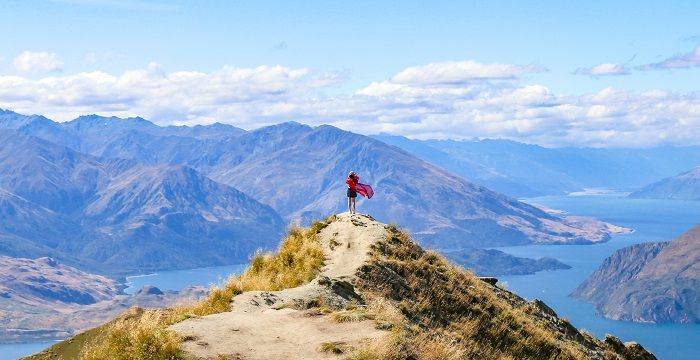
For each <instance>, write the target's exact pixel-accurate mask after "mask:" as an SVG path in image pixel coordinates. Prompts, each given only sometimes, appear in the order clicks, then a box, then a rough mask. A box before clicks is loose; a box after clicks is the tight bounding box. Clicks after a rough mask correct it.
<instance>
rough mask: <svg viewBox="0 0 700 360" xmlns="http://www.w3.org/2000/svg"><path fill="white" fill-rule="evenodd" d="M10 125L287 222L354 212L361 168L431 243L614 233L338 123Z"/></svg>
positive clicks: (382, 203) (86, 121) (383, 205)
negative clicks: (236, 198) (180, 179)
mask: <svg viewBox="0 0 700 360" xmlns="http://www.w3.org/2000/svg"><path fill="white" fill-rule="evenodd" d="M7 116H8V117H9V115H7ZM18 116H21V115H19V114H15V115H14V118H13V119H15V118H17V117H18ZM35 120H36V119H35ZM7 123H11V124H13V125H12V126H15V127H16V128H17V131H20V132H23V133H26V134H31V135H36V136H43V137H45V138H46V139H49V140H50V141H54V142H59V143H62V144H63V145H65V146H67V147H71V148H73V149H74V150H79V151H84V152H87V153H90V154H92V155H95V156H100V157H102V158H109V159H116V158H121V159H130V160H132V161H135V162H138V163H140V164H144V165H148V166H154V165H158V164H178V165H184V166H188V167H192V168H194V169H196V170H197V171H198V172H199V173H201V174H202V175H204V176H206V177H209V178H210V179H212V180H214V181H217V182H219V183H222V184H226V185H229V186H232V187H234V188H236V189H238V190H240V191H242V192H243V193H245V194H246V195H248V196H250V197H252V198H253V199H255V200H257V201H259V202H261V203H263V204H266V205H269V206H271V207H272V208H273V209H274V210H275V211H276V212H277V213H279V214H280V215H282V216H283V217H284V218H285V220H287V221H296V220H301V222H302V223H307V222H308V221H310V220H313V219H317V218H319V217H320V216H321V214H327V213H332V212H338V211H342V210H344V208H345V206H346V205H345V198H344V192H343V191H344V184H343V181H344V179H345V176H346V175H347V172H348V171H349V170H350V169H353V170H355V171H356V172H358V173H359V174H360V175H361V176H362V180H363V181H368V182H370V183H371V184H372V185H373V186H374V187H375V190H376V197H375V198H374V199H372V200H371V201H361V202H360V204H359V208H360V209H361V210H362V211H363V212H368V213H371V214H373V215H374V216H376V217H377V218H378V219H380V220H382V221H385V222H399V223H403V224H409V225H408V226H409V229H410V230H411V231H413V232H414V233H415V234H416V236H417V237H418V238H419V239H420V240H421V241H422V242H423V244H424V245H426V246H430V247H436V248H463V247H487V246H505V245H518V244H529V243H541V244H550V243H556V244H559V243H590V242H598V241H605V240H607V239H608V238H609V235H608V234H609V233H610V231H611V229H610V228H608V227H607V226H606V225H605V224H603V223H601V222H597V221H580V219H570V218H561V217H558V216H557V215H552V214H547V213H545V212H543V211H541V210H539V209H537V208H535V207H532V206H530V205H527V204H524V203H522V202H520V201H517V200H515V199H513V198H510V197H507V196H504V195H502V194H499V193H496V192H493V191H491V190H489V189H487V188H484V187H482V186H479V185H476V184H474V183H471V182H469V181H467V180H465V179H464V178H462V177H460V176H457V175H455V174H453V173H451V172H449V171H447V170H445V169H443V168H440V167H438V166H435V165H433V164H430V163H428V162H426V161H424V160H421V159H419V158H417V157H416V156H414V155H411V154H409V153H407V152H405V151H402V150H400V149H398V148H396V147H394V146H390V145H387V144H385V143H383V142H380V141H377V140H374V139H372V138H369V137H366V136H362V135H358V134H353V133H351V132H347V131H343V130H340V129H337V128H334V127H332V126H326V125H324V126H319V127H316V128H312V127H309V126H305V125H301V124H298V123H284V124H279V125H275V126H269V127H265V128H261V129H257V130H254V131H249V132H243V131H242V130H240V129H237V130H236V129H235V128H234V129H231V128H227V127H225V126H221V125H220V126H210V127H209V128H208V130H207V134H208V135H207V136H193V135H192V134H193V133H194V130H193V129H192V130H186V129H185V128H184V127H179V128H178V130H177V131H175V130H173V128H172V127H163V128H161V127H158V126H157V125H154V124H153V123H150V122H148V121H146V120H143V119H140V118H130V119H117V118H104V117H99V116H94V115H93V116H85V117H80V118H78V119H76V120H74V121H71V122H68V123H62V124H58V123H54V124H53V127H52V128H53V130H52V131H51V132H49V131H43V132H36V133H35V132H34V130H33V127H32V124H33V122H32V120H31V119H25V120H24V122H20V121H18V120H17V119H15V120H14V121H12V122H10V121H7ZM19 123H21V124H23V125H22V126H19V127H17V124H19ZM41 123H42V124H44V123H45V121H44V120H41ZM1 125H2V124H0V126H1ZM43 127H48V125H46V124H45V126H43ZM219 132H220V133H221V135H220V136H216V135H215V134H216V133H219ZM49 133H50V134H51V135H50V137H49V135H47V134H49ZM66 134H69V135H66ZM173 134H177V136H174V135H173ZM225 134H228V135H225ZM62 141H65V142H62ZM448 200H449V201H448Z"/></svg>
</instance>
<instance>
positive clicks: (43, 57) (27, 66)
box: [13, 51, 63, 74]
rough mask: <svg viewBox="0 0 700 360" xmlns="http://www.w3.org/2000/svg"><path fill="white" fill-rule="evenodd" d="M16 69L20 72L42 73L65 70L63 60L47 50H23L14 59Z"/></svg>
mask: <svg viewBox="0 0 700 360" xmlns="http://www.w3.org/2000/svg"><path fill="white" fill-rule="evenodd" d="M13 65H14V67H15V70H17V71H18V72H20V73H25V74H26V73H42V72H53V71H61V70H63V60H61V59H60V58H59V57H58V55H56V54H54V53H49V52H46V51H40V52H32V51H23V52H22V53H21V54H19V55H17V56H16V57H15V58H14V60H13Z"/></svg>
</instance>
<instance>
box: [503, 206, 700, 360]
mask: <svg viewBox="0 0 700 360" xmlns="http://www.w3.org/2000/svg"><path fill="white" fill-rule="evenodd" d="M525 201H527V202H529V203H532V204H541V205H545V206H547V207H549V208H552V209H559V210H564V211H566V212H569V213H572V214H577V215H591V216H595V217H598V218H600V219H602V220H605V221H607V222H610V223H613V224H616V225H622V226H626V227H629V228H632V229H634V230H635V232H634V233H632V234H626V235H615V236H613V238H612V240H611V241H609V242H607V243H604V244H598V245H570V246H568V245H566V246H546V245H530V246H517V247H501V248H498V249H499V250H502V251H505V252H507V253H510V254H512V255H517V256H524V257H532V258H538V257H542V256H549V257H553V258H556V259H559V260H561V261H563V262H564V263H566V264H569V265H571V266H572V269H569V270H560V271H544V272H540V273H537V274H534V275H521V276H502V277H500V279H499V280H500V281H502V282H504V283H505V284H506V286H507V287H508V288H509V289H510V290H513V291H515V292H516V293H518V294H519V295H521V296H523V297H525V298H527V299H533V298H538V299H542V300H543V301H545V302H546V303H547V304H548V305H550V306H551V307H552V308H553V309H554V310H555V311H556V312H557V313H558V314H559V316H562V317H566V318H568V319H569V320H570V321H571V322H572V323H573V324H574V325H575V326H576V327H579V328H583V329H586V330H588V331H590V332H592V333H593V334H595V335H596V336H598V337H602V336H604V335H605V334H606V333H611V334H614V335H615V336H618V337H619V338H621V339H622V340H623V341H632V340H634V341H637V342H639V343H641V344H642V345H643V346H645V347H646V348H647V349H649V350H651V351H652V352H653V353H654V354H656V355H657V357H659V358H660V359H669V360H671V359H674V360H675V359H700V355H698V354H700V325H681V324H639V323H632V322H624V321H614V320H608V319H605V318H602V317H599V316H597V315H596V312H595V309H594V306H593V305H591V304H588V303H585V302H582V301H579V300H574V299H572V298H569V297H568V295H569V294H570V293H571V292H572V291H573V290H574V288H576V286H578V285H579V284H580V283H581V282H582V281H584V280H585V279H586V278H587V277H588V275H590V274H591V273H592V272H593V271H594V270H595V269H596V268H597V267H598V266H599V265H600V264H601V263H602V261H603V260H604V259H605V258H606V257H607V256H609V255H610V254H612V253H613V252H614V251H615V250H617V249H620V248H622V247H625V246H628V245H631V244H636V243H641V242H649V241H666V240H671V239H673V238H675V237H676V236H678V235H680V234H682V233H683V232H685V231H686V230H688V229H690V228H691V227H692V226H693V225H695V224H698V223H700V202H697V201H696V202H690V201H672V200H646V199H627V198H625V197H623V196H622V195H621V194H603V195H590V196H556V197H554V196H548V197H540V198H532V199H526V200H525Z"/></svg>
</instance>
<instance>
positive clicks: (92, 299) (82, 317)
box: [0, 256, 204, 343]
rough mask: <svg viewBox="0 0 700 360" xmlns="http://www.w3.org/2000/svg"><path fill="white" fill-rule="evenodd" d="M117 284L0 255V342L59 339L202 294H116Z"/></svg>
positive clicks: (53, 264)
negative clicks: (133, 311)
mask: <svg viewBox="0 0 700 360" xmlns="http://www.w3.org/2000/svg"><path fill="white" fill-rule="evenodd" d="M122 288H123V285H121V284H119V283H118V282H117V281H115V280H113V279H109V278H106V277H104V276H100V275H96V274H91V273H87V272H84V271H81V270H78V269H76V268H74V267H71V266H68V265H65V264H62V263H59V262H58V261H57V260H55V259H52V258H46V257H45V258H39V259H23V258H11V257H7V256H0V342H2V343H7V342H29V341H52V340H56V339H63V338H66V337H68V336H71V335H74V334H75V333H76V332H78V331H82V330H85V329H88V328H91V327H94V326H96V325H99V324H101V323H103V322H105V321H108V320H110V319H112V318H114V317H116V316H117V315H119V313H121V312H123V311H124V309H126V308H128V307H130V306H133V305H139V306H144V307H163V306H168V305H171V304H173V303H175V302H177V301H182V300H184V299H191V298H196V297H198V296H202V295H203V294H204V289H188V290H186V291H183V292H182V293H175V292H165V293H164V292H162V291H160V290H158V289H155V288H150V289H144V290H142V291H140V292H138V293H137V294H135V295H126V294H123V293H122Z"/></svg>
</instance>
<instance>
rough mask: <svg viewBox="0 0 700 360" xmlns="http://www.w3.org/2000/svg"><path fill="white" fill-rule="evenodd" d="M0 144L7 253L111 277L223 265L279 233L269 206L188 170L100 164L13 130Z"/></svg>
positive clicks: (1, 224)
mask: <svg viewBox="0 0 700 360" xmlns="http://www.w3.org/2000/svg"><path fill="white" fill-rule="evenodd" d="M0 143H2V144H3V146H2V147H0V204H2V205H3V206H2V207H0V254H3V255H8V256H15V257H18V256H21V257H30V258H35V257H41V256H51V257H54V258H57V259H60V260H61V261H65V262H66V263H68V264H71V265H73V266H79V267H81V268H83V269H90V270H93V271H97V272H102V273H112V274H115V273H134V272H144V271H152V270H157V269H168V268H171V269H172V268H191V267H198V266H204V265H205V264H206V265H214V264H219V265H223V264H230V263H235V262H240V261H245V260H246V259H247V258H248V256H249V255H250V254H252V253H253V252H254V251H255V250H256V249H257V248H260V247H268V246H270V244H272V242H273V241H274V239H276V238H277V237H278V236H279V234H281V232H282V230H283V228H284V223H283V221H282V219H281V218H280V217H279V215H277V213H276V212H275V211H274V210H272V209H271V208H270V207H268V206H266V205H263V204H261V203H259V202H258V201H256V200H254V199H252V198H250V197H249V196H247V195H246V194H244V193H242V192H240V191H238V190H236V189H235V188H233V187H231V186H228V185H224V184H220V183H217V182H215V181H212V180H211V179H209V178H207V177H206V176H204V175H202V174H200V173H198V172H197V171H196V170H194V169H192V168H189V167H187V166H184V165H153V166H150V165H142V164H140V163H138V162H135V161H131V160H119V159H105V158H98V157H94V156H91V155H87V154H83V153H80V152H77V151H75V150H72V149H70V148H68V147H65V146H61V145H57V144H55V143H52V142H48V141H45V140H42V139H39V138H36V137H32V136H26V135H22V134H20V133H18V132H16V131H14V130H0ZM137 244H138V246H136V245H137ZM195 249H196V250H197V251H193V250H195ZM163 254H168V255H167V256H164V255H163Z"/></svg>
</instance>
